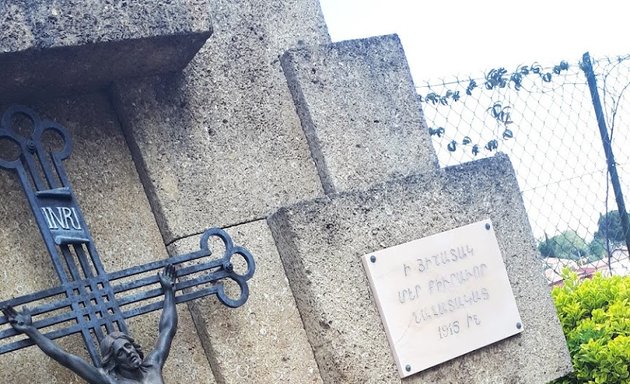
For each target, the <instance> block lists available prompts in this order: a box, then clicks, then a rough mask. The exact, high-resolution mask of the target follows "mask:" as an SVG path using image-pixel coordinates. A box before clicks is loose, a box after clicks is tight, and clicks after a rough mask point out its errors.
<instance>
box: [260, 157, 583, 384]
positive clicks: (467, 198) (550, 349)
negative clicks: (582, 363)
mask: <svg viewBox="0 0 630 384" xmlns="http://www.w3.org/2000/svg"><path fill="white" fill-rule="evenodd" d="M486 218H490V219H491V220H492V222H493V224H494V227H495V231H496V235H497V238H498V242H499V246H500V250H501V254H502V255H503V257H504V260H505V264H506V268H507V272H508V276H509V280H510V283H511V285H512V290H513V292H514V295H515V298H516V303H517V306H518V308H519V311H520V314H521V318H522V320H523V324H524V325H525V330H524V332H523V333H522V334H521V335H519V336H515V337H512V338H509V339H506V340H503V341H500V342H498V343H495V344H493V345H491V346H488V347H485V348H483V349H480V350H477V351H475V352H472V353H469V354H466V355H464V356H462V357H459V358H456V359H454V360H451V361H449V362H446V363H444V364H442V365H439V366H437V367H434V368H431V369H429V370H427V371H424V372H421V373H418V374H416V375H413V376H410V377H409V378H407V379H405V380H404V382H409V383H523V384H525V383H527V384H529V383H546V382H548V381H550V380H552V379H554V378H557V377H560V376H563V375H564V374H566V373H568V372H569V371H570V370H571V363H570V358H569V353H568V351H567V347H566V342H565V339H564V335H563V333H562V329H561V327H560V324H559V322H558V319H557V317H556V312H555V308H554V306H553V302H552V300H551V297H550V295H549V290H548V287H547V285H546V283H545V281H544V278H543V274H542V271H541V270H540V263H539V262H538V260H537V257H538V256H537V252H536V249H535V244H534V240H533V236H532V233H531V228H530V225H529V222H528V220H527V215H526V212H525V209H524V207H523V203H522V199H521V197H520V194H519V189H518V185H517V182H516V179H515V176H514V173H513V169H512V166H511V164H510V162H509V160H508V159H507V157H506V156H504V155H500V156H497V157H495V158H491V159H485V160H480V161H477V162H474V163H468V164H465V165H462V166H458V167H453V168H448V169H446V170H443V171H434V172H429V173H426V174H421V175H416V176H411V177H408V178H406V179H402V180H398V181H393V182H390V183H387V184H383V185H381V186H378V187H375V188H374V189H372V190H369V191H366V192H355V193H345V194H339V195H335V196H331V197H330V198H322V199H317V200H314V201H311V202H306V203H302V204H297V205H295V206H293V207H289V208H283V209H281V210H279V211H278V212H277V213H276V214H274V215H273V216H271V217H270V218H269V220H268V221H269V223H270V228H271V230H272V233H273V236H274V238H275V240H276V244H277V245H278V249H279V252H280V255H281V257H282V261H283V264H284V267H285V270H286V271H287V276H288V278H289V281H290V284H291V288H292V290H293V292H294V293H295V297H296V301H297V304H298V308H299V310H300V314H301V315H302V319H303V321H304V324H305V327H306V330H307V334H308V337H309V340H310V342H311V344H312V345H313V346H314V350H315V357H316V359H317V362H318V364H319V367H320V370H321V373H322V378H323V379H324V382H326V383H398V382H400V381H401V379H400V378H399V376H398V372H397V370H396V368H395V365H394V360H393V357H392V355H391V352H390V348H389V345H388V342H387V339H386V336H385V331H384V329H383V326H382V323H381V320H380V317H379V314H378V310H377V308H376V305H375V304H374V302H373V299H372V295H371V293H370V289H369V285H368V281H367V277H366V275H365V272H364V270H363V266H362V264H361V261H360V257H361V256H362V255H364V254H367V253H369V252H372V251H375V250H380V249H383V248H386V247H390V246H394V245H397V244H401V243H405V242H408V241H411V240H414V239H419V238H423V237H425V236H428V235H431V234H435V233H439V232H442V231H445V230H449V229H452V228H456V227H459V226H462V225H466V224H470V223H473V222H476V221H479V220H482V219H486ZM418 348H419V350H421V351H426V352H427V353H430V351H431V346H430V345H426V346H422V345H421V346H418Z"/></svg>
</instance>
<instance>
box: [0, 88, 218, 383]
mask: <svg viewBox="0 0 630 384" xmlns="http://www.w3.org/2000/svg"><path fill="white" fill-rule="evenodd" d="M31 106H32V107H33V108H34V109H35V110H36V111H37V112H39V114H40V115H42V116H44V117H46V118H48V119H51V120H53V121H56V122H58V123H60V124H62V125H64V126H65V127H66V128H68V130H69V131H70V132H71V135H72V138H73V141H74V150H73V153H72V155H71V157H70V159H68V160H66V161H65V164H66V171H67V173H68V177H69V179H70V182H71V183H72V186H73V189H74V191H75V194H76V196H77V199H78V201H79V205H80V206H81V209H82V211H83V213H84V216H85V219H86V221H87V223H88V225H89V228H90V230H91V232H92V235H93V237H94V241H95V244H96V247H97V249H98V250H99V254H100V256H101V260H102V261H103V263H104V265H105V268H106V269H107V270H108V271H116V270H119V269H122V268H127V267H131V266H133V265H138V264H141V263H145V262H148V261H151V260H158V259H162V258H165V257H167V253H166V249H165V247H164V244H163V242H162V239H161V236H160V233H159V230H158V228H157V225H156V223H155V219H154V217H153V214H152V212H151V209H150V206H149V203H148V201H147V198H146V195H145V194H144V191H143V188H142V185H141V183H140V180H139V177H138V174H137V172H136V169H135V167H134V164H133V162H132V160H131V155H130V153H129V149H128V147H127V146H126V144H125V140H124V137H123V134H122V131H121V129H120V125H119V123H118V121H117V119H116V117H115V115H114V113H113V109H112V107H111V105H110V103H109V100H108V99H107V97H106V96H105V95H104V94H91V95H85V96H81V97H76V98H67V99H57V100H52V101H48V102H39V103H34V104H32V105H31ZM5 109H6V106H4V105H0V113H3V112H4V111H5ZM32 216H33V214H32V213H31V210H30V208H29V207H28V203H27V200H26V197H25V195H24V193H23V191H22V189H21V186H20V184H19V181H18V179H17V176H16V175H15V174H14V173H12V172H10V171H7V170H3V169H2V170H0V228H2V230H1V231H0V263H1V264H2V270H1V273H2V276H3V278H2V279H0V300H6V299H10V298H12V297H15V296H20V295H23V294H27V293H31V292H35V291H38V290H41V289H44V288H51V287H55V286H57V285H58V280H57V277H56V274H55V272H54V271H53V268H52V265H51V264H52V263H51V261H50V257H49V256H48V253H47V251H46V249H45V246H44V243H43V240H42V239H41V236H40V234H39V231H38V229H37V225H36V223H35V221H34V219H33V218H32ZM179 313H180V322H179V330H178V334H177V336H176V337H175V340H174V344H173V348H172V352H171V356H170V358H169V361H168V362H167V365H166V368H165V377H166V380H167V382H171V383H178V382H191V383H193V382H194V383H214V379H213V375H212V372H211V370H210V368H209V364H208V361H207V359H206V357H205V354H204V351H203V347H202V346H201V342H200V340H199V339H198V338H197V336H196V332H195V326H194V324H193V322H192V318H191V316H190V313H189V312H188V310H187V309H186V308H185V307H181V308H179ZM158 316H159V314H157V313H154V314H152V315H144V316H141V317H138V318H135V319H133V321H132V322H130V331H131V333H132V336H133V337H135V338H137V339H138V340H139V341H140V342H141V345H143V346H144V348H145V350H150V349H151V348H152V346H153V345H154V342H155V338H154V336H155V332H156V331H157V325H158V322H157V318H158ZM60 344H61V345H62V346H63V347H64V348H66V349H67V350H69V351H71V352H72V353H76V354H80V355H82V356H84V357H87V356H85V352H83V350H84V347H83V341H82V339H81V337H80V336H79V335H73V336H71V337H69V338H67V339H62V340H61V341H60ZM182 359H184V360H187V359H191V360H192V363H186V364H185V366H184V364H182V363H181V361H182ZM0 382H1V383H10V382H13V383H80V382H82V381H81V380H79V379H78V378H77V377H76V376H75V375H73V374H72V373H70V371H68V370H67V369H65V368H63V367H61V366H59V365H58V364H57V363H56V362H54V361H53V360H51V359H49V358H47V357H46V356H45V355H44V354H43V353H42V352H41V351H39V349H38V348H37V347H29V348H26V349H22V350H19V351H17V352H12V353H8V354H4V355H1V356H0Z"/></svg>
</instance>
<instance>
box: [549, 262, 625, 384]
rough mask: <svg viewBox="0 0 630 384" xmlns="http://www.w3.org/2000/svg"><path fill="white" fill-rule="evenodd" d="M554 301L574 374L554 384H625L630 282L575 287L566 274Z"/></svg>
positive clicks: (604, 280)
mask: <svg viewBox="0 0 630 384" xmlns="http://www.w3.org/2000/svg"><path fill="white" fill-rule="evenodd" d="M552 296H553V299H554V301H555V303H556V308H557V310H558V317H559V318H560V322H561V323H562V328H563V330H564V334H565V336H566V338H567V344H568V346H569V351H570V352H571V359H572V361H573V369H574V372H573V373H572V374H571V375H568V376H566V377H564V378H562V379H559V380H556V381H555V382H554V383H558V384H573V383H602V384H616V383H620V384H629V383H630V372H629V369H630V368H629V366H630V276H626V277H621V276H614V277H602V276H601V275H596V276H595V277H593V279H591V280H583V281H580V280H579V278H578V277H577V275H576V274H575V273H573V272H568V271H565V273H564V285H563V286H561V287H560V286H559V287H555V288H554V289H553V291H552Z"/></svg>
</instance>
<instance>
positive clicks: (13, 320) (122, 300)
mask: <svg viewBox="0 0 630 384" xmlns="http://www.w3.org/2000/svg"><path fill="white" fill-rule="evenodd" d="M17 117H21V118H27V119H28V120H29V121H30V122H31V124H32V127H33V130H32V134H31V137H25V136H24V135H22V134H20V133H18V131H17V129H15V127H14V126H13V124H14V121H15V119H16V118H17ZM48 131H52V132H54V133H56V134H57V135H58V136H59V137H60V138H61V141H62V142H63V145H62V148H61V149H60V150H49V149H48V148H47V146H46V145H45V143H44V142H43V140H42V138H43V135H44V134H45V133H46V132H48ZM0 142H4V143H5V144H7V145H8V146H13V149H14V151H13V153H14V154H15V155H14V156H12V158H6V157H5V156H3V153H2V151H1V149H2V148H0V167H1V168H4V169H9V170H13V171H15V172H16V173H17V175H18V177H19V180H20V183H21V185H22V188H23V189H24V193H25V194H26V197H27V199H28V202H29V205H30V208H31V210H32V212H33V215H34V217H35V219H36V222H37V225H38V227H39V230H40V233H41V235H42V237H43V239H44V243H45V244H46V248H47V250H48V253H49V254H50V258H51V261H52V264H53V267H54V270H55V272H56V273H57V276H58V277H59V283H60V284H59V285H58V286H56V287H54V288H49V289H46V290H43V291H39V292H34V293H31V294H27V295H24V296H20V297H16V298H13V299H10V300H6V301H1V302H0V308H2V309H3V314H4V315H3V316H0V354H3V353H7V352H11V351H15V350H18V349H21V348H24V347H28V346H31V345H34V344H37V345H38V346H39V347H40V348H42V350H44V351H45V352H46V350H45V348H44V347H43V346H42V344H41V343H44V344H45V346H47V345H48V344H47V343H48V341H49V340H54V339H58V338H62V337H64V336H68V335H71V334H76V333H80V334H81V335H82V337H83V341H84V343H85V347H86V349H87V352H88V354H89V356H90V358H91V360H92V363H93V365H94V367H99V368H100V367H103V366H104V365H106V364H107V363H108V362H109V360H108V361H105V360H107V359H108V358H107V357H105V356H101V354H100V353H99V349H101V350H104V346H108V347H110V349H111V348H113V347H115V346H116V348H118V349H117V350H124V349H125V348H127V347H128V348H129V349H130V350H131V349H134V350H135V344H134V343H133V339H131V338H130V337H128V336H127V335H128V334H129V332H128V328H127V325H126V324H125V320H126V319H129V318H132V317H135V316H139V315H142V314H145V313H148V312H152V311H156V310H160V309H162V308H164V312H163V314H162V318H161V321H160V336H159V338H160V340H159V341H158V344H159V343H160V342H162V341H164V342H167V344H168V345H167V346H169V347H170V340H168V337H167V336H170V338H171V339H172V336H173V335H174V330H173V329H172V328H176V313H175V315H174V316H175V326H174V327H173V326H172V324H171V323H169V321H170V320H172V319H170V318H169V316H171V317H172V316H173V311H174V307H175V304H178V303H184V302H187V301H190V300H193V299H197V298H201V297H204V296H209V295H216V296H217V298H218V299H219V301H220V302H222V303H223V304H225V305H226V306H228V307H231V308H236V307H239V306H241V305H243V304H244V303H245V301H247V298H248V296H249V288H248V285H247V281H248V280H249V279H250V278H251V277H252V276H253V274H254V271H255V263H254V259H253V257H252V255H251V253H250V252H249V251H248V250H247V249H246V248H243V247H240V246H236V245H234V243H233V241H232V239H231V238H230V236H229V235H228V234H227V233H226V232H225V231H224V230H222V229H220V228H211V229H208V230H206V231H205V232H204V233H203V234H202V235H201V238H200V248H199V250H197V251H194V252H190V253H186V254H183V255H178V256H174V257H170V258H168V259H164V260H158V261H153V262H149V263H146V264H143V265H139V266H135V267H131V268H127V269H123V270H120V271H115V272H108V271H106V270H105V268H104V266H103V264H102V262H101V260H100V257H99V255H98V252H97V250H96V247H95V245H94V241H93V239H92V235H91V234H90V232H89V230H88V228H87V225H86V222H85V220H84V218H83V213H82V212H81V209H80V207H79V205H78V202H77V199H76V197H75V195H74V193H73V191H72V187H71V185H70V182H69V179H68V176H67V175H66V172H65V168H64V164H63V160H65V159H67V158H68V157H69V156H70V153H71V152H72V140H71V137H70V135H69V133H68V132H67V130H66V128H65V127H63V126H61V125H60V124H57V123H55V122H53V121H50V120H46V119H42V118H40V117H39V116H38V114H37V113H35V112H34V111H33V110H31V109H30V108H28V107H25V106H21V105H13V106H11V107H9V108H8V109H7V110H6V111H5V113H4V114H3V115H2V119H1V120H0ZM213 240H217V241H219V242H221V243H222V244H223V245H222V248H224V253H223V256H222V257H220V258H216V259H211V258H210V256H211V255H212V249H211V246H210V242H211V241H213ZM235 263H240V264H242V263H244V264H245V265H246V268H245V270H244V271H239V270H237V268H235ZM156 271H162V272H160V273H156ZM176 279H178V280H179V281H178V282H177V283H175V281H176ZM225 281H231V282H233V283H235V284H236V286H237V287H238V291H239V293H238V295H235V294H234V293H233V292H232V290H228V289H226V288H225V284H224V282H225ZM163 295H164V299H162V296H163ZM17 306H26V307H28V310H26V311H24V312H18V311H16V310H15V309H14V307H17ZM163 325H164V329H165V331H164V334H165V336H163V335H162V328H163ZM167 331H168V332H167ZM170 332H172V335H171V334H170ZM22 333H24V334H26V335H27V336H28V337H27V338H20V337H19V335H20V334H22ZM167 333H168V335H166V334H167ZM40 335H41V336H43V339H42V338H39V336H40ZM123 336H126V338H125V337H123ZM161 337H164V340H162V339H161ZM16 339H17V340H16ZM121 340H122V341H121ZM129 340H131V341H129ZM51 345H55V344H54V343H51ZM129 346H131V347H134V348H131V347H129ZM158 349H159V348H158V347H156V351H157V352H155V351H154V352H155V355H154V354H153V352H152V354H150V356H157V357H156V359H157V358H160V357H163V358H165V356H164V355H163V354H160V351H158ZM55 352H56V351H55ZM46 353H48V352H46ZM49 355H50V354H49ZM140 355H141V353H140ZM158 355H159V356H158ZM166 355H168V348H167V351H166ZM129 356H130V357H129V361H133V360H134V359H135V358H137V357H138V356H136V357H134V355H133V353H131V352H130V354H129ZM62 357H64V356H62ZM56 360H57V361H60V360H59V359H56ZM60 362H62V364H63V365H65V366H66V367H68V365H67V364H65V363H64V362H63V360H61V361H60ZM86 364H87V363H86ZM160 364H163V361H160ZM82 367H83V366H82ZM70 368H71V369H73V368H72V367H70ZM83 368H85V369H86V370H88V371H89V370H90V369H92V368H91V367H87V366H85V367H83ZM160 368H161V366H160ZM73 370H74V369H73ZM75 372H76V371H75ZM82 377H83V376H82ZM88 381H90V380H88ZM90 382H98V383H100V382H105V383H108V382H109V381H106V380H105V381H99V380H96V379H95V380H94V381H90ZM112 382H117V381H112ZM121 382H147V383H153V382H155V383H161V382H162V381H161V379H160V380H157V379H156V380H155V381H152V380H151V379H144V381H124V380H122V381H121Z"/></svg>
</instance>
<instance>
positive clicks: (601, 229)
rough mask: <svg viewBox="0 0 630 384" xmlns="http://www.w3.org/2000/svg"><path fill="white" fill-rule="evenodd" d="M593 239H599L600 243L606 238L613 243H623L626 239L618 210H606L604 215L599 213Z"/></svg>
mask: <svg viewBox="0 0 630 384" xmlns="http://www.w3.org/2000/svg"><path fill="white" fill-rule="evenodd" d="M595 239H599V240H600V241H601V242H602V243H605V242H606V239H608V240H610V241H611V242H613V243H615V244H623V243H624V242H625V241H626V236H625V233H624V232H623V228H622V226H621V216H620V215H619V211H617V210H615V211H610V212H607V213H606V214H605V215H599V220H597V232H595Z"/></svg>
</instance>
